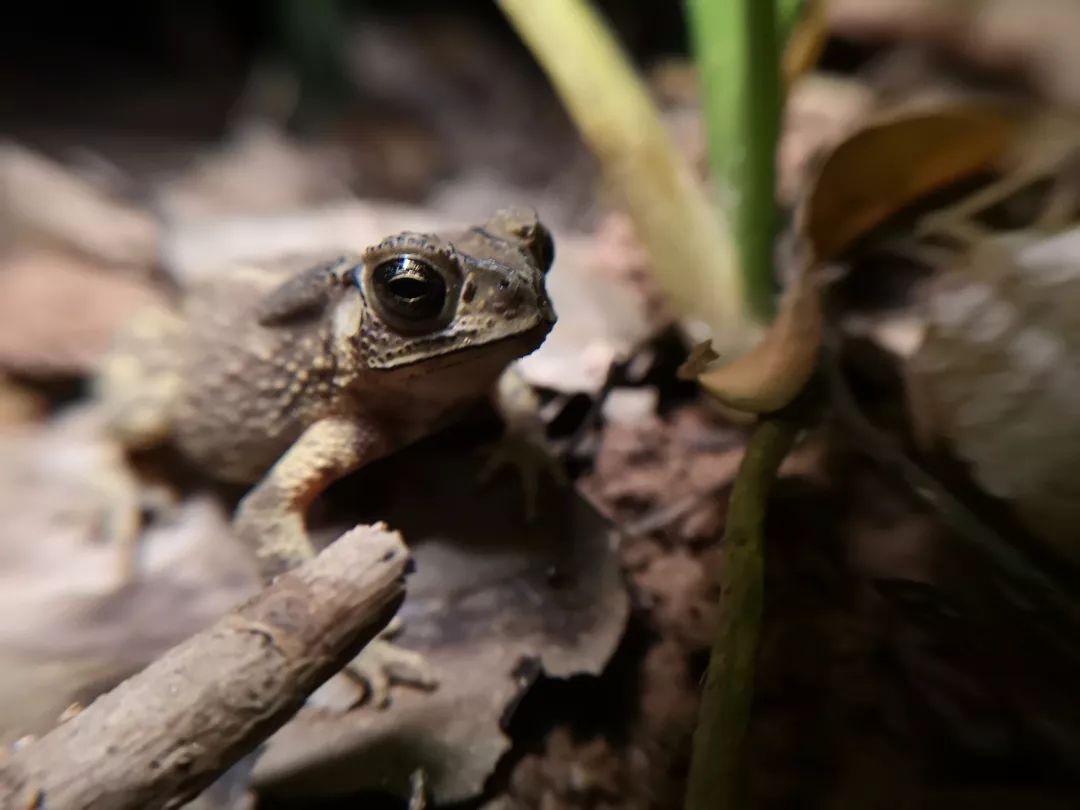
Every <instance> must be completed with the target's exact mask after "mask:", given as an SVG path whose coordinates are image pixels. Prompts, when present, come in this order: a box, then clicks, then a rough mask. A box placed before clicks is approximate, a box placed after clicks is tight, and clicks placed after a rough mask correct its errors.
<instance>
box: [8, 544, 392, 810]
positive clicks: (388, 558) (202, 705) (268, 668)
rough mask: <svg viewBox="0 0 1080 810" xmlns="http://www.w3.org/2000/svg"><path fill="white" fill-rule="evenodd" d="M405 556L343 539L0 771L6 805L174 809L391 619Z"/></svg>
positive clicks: (52, 809) (63, 809)
mask: <svg viewBox="0 0 1080 810" xmlns="http://www.w3.org/2000/svg"><path fill="white" fill-rule="evenodd" d="M408 559H409V557H408V553H407V552H406V550H405V547H404V545H403V544H402V541H401V537H400V535H398V534H397V533H396V532H391V531H389V530H388V529H387V528H386V527H385V526H383V525H381V524H380V525H376V526H361V527H358V528H356V529H353V530H352V531H350V532H347V533H346V534H344V535H343V536H342V537H341V538H340V539H338V540H337V541H336V542H334V543H332V544H331V545H330V546H328V547H327V548H326V549H325V550H324V551H323V552H322V553H321V554H320V555H319V556H318V557H316V558H315V559H314V560H312V561H310V562H309V563H307V564H305V565H304V566H302V567H300V568H297V569H296V570H295V571H290V572H289V573H286V574H283V575H282V576H280V577H278V579H277V580H276V581H275V582H274V583H273V584H272V585H270V586H268V587H267V588H266V589H264V590H263V591H262V592H261V593H259V594H258V595H257V596H255V597H254V598H253V599H251V600H250V601H249V602H247V603H246V604H244V605H242V606H241V607H239V608H237V609H236V610H235V611H233V612H232V613H230V614H229V615H227V616H226V617H225V618H223V619H222V620H221V621H219V622H217V624H215V625H213V626H212V627H210V628H209V629H208V630H205V631H203V632H202V633H199V634H198V635H196V636H194V637H192V638H191V639H189V640H188V641H185V642H184V643H182V644H180V645H179V646H177V647H174V648H173V649H172V650H170V651H169V652H167V653H165V654H164V655H163V656H162V657H161V658H159V659H158V660H157V661H155V662H154V663H152V664H150V666H148V667H147V668H146V669H144V670H143V671H142V672H140V673H139V674H138V675H135V676H134V677H132V678H130V679H129V680H127V681H125V682H124V683H122V684H120V685H119V686H117V687H116V688H115V689H113V690H112V691H111V692H109V693H108V694H106V695H103V696H102V697H100V698H98V699H97V700H95V701H94V702H93V703H92V704H91V705H90V706H89V707H87V708H86V709H85V710H83V711H82V712H80V713H79V714H77V715H76V716H75V717H74V718H72V719H71V720H68V721H67V722H64V723H62V724H61V725H59V726H58V727H57V728H55V729H53V730H52V731H50V732H49V733H48V734H46V735H45V736H44V737H42V738H41V739H39V740H36V741H34V742H32V743H29V744H28V745H26V746H25V747H24V748H20V749H18V750H17V751H15V753H13V754H12V755H11V757H10V758H9V759H8V760H7V761H6V762H4V763H3V765H2V766H0V807H2V808H19V809H20V810H26V809H27V808H38V807H41V808H48V810H137V809H138V810H153V809H154V808H173V807H179V806H181V805H182V804H184V803H185V802H186V801H187V800H189V799H191V798H192V797H194V796H195V795H197V794H198V793H199V792H200V791H201V790H202V789H203V788H205V787H206V786H207V785H209V784H210V783H211V782H212V781H213V780H214V779H215V778H216V777H217V776H218V775H220V774H221V773H222V772H224V771H225V770H226V769H227V768H228V767H229V766H231V765H232V764H233V763H234V762H236V761H237V760H238V759H240V758H241V757H242V756H243V755H244V754H246V753H248V752H249V751H251V750H252V749H253V748H254V747H255V746H256V745H257V744H258V743H259V742H261V741H262V740H264V739H266V738H267V737H269V736H270V734H272V733H273V732H274V731H276V730H277V729H278V728H279V727H281V726H282V725H283V724H284V723H285V721H286V720H288V719H289V717H291V716H292V715H293V713H294V712H295V711H296V710H297V709H298V708H299V707H300V706H301V705H302V704H303V702H304V699H305V698H306V697H307V695H309V694H310V693H311V692H313V691H314V690H315V689H316V688H317V687H318V686H319V685H320V684H321V683H323V681H325V680H326V679H327V678H329V677H330V676H331V675H333V674H334V673H335V672H337V671H338V670H339V669H341V667H342V666H343V665H344V664H345V663H346V662H347V661H348V660H350V659H351V658H352V657H353V656H355V655H356V653H357V652H359V651H360V649H361V648H362V647H363V646H364V645H365V644H367V642H368V641H370V640H371V639H372V638H373V637H374V636H375V634H376V633H378V632H379V631H380V630H381V629H382V628H383V627H384V626H385V625H386V624H387V622H388V621H389V620H390V618H391V617H392V616H393V615H394V613H395V612H396V610H397V608H398V606H399V605H400V604H401V601H402V599H403V598H404V594H405V583H404V575H405V573H406V567H407V563H408Z"/></svg>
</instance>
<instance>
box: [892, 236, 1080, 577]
mask: <svg viewBox="0 0 1080 810" xmlns="http://www.w3.org/2000/svg"><path fill="white" fill-rule="evenodd" d="M1078 297H1080V230H1072V231H1068V232H1065V233H1063V234H1060V235H1058V236H1054V237H1050V238H1047V239H1025V238H1023V237H1017V238H1013V239H1007V238H1003V237H1000V238H997V239H992V240H988V241H986V242H983V243H980V244H979V245H977V246H975V248H974V249H973V250H972V251H971V252H970V253H969V254H968V255H966V256H965V257H964V258H963V259H962V260H961V262H960V264H959V266H958V267H956V268H954V270H953V272H949V273H944V274H942V275H941V276H940V277H939V278H938V279H937V280H936V281H935V282H934V283H933V285H932V286H931V288H930V289H929V290H928V294H927V297H926V303H925V307H924V309H925V316H926V320H927V325H926V330H925V333H924V336H923V340H922V342H921V344H920V345H919V348H918V350H917V351H916V352H915V354H914V356H912V357H911V358H910V359H909V361H908V364H907V368H906V372H907V377H908V383H909V384H908V397H909V406H910V408H911V411H912V418H913V421H914V423H915V426H916V428H917V432H918V434H919V435H920V436H921V437H922V439H923V441H924V443H927V442H940V443H943V444H944V445H945V446H946V447H948V448H949V449H951V451H952V452H953V453H955V455H956V456H957V457H959V458H960V459H961V460H962V461H964V462H965V463H966V464H967V465H968V468H969V470H970V473H971V475H972V477H973V478H974V480H975V481H976V482H977V483H978V484H979V485H980V486H981V487H982V488H983V489H984V490H985V491H986V492H987V493H989V494H991V495H993V496H995V497H997V498H1000V499H1002V500H1004V501H1005V502H1007V503H1008V504H1009V505H1010V506H1011V508H1012V509H1013V511H1014V513H1015V514H1016V516H1017V517H1018V518H1019V520H1020V522H1021V523H1023V524H1024V525H1025V526H1026V527H1027V528H1028V529H1029V530H1030V531H1032V532H1033V533H1034V534H1035V535H1036V536H1038V537H1040V538H1041V539H1042V540H1044V541H1045V542H1047V543H1048V544H1049V545H1050V546H1051V547H1052V548H1053V549H1054V550H1055V551H1056V552H1057V553H1058V554H1060V555H1061V556H1063V557H1065V558H1066V559H1069V560H1071V561H1072V562H1074V563H1080V543H1078V542H1077V540H1076V538H1077V536H1078V534H1077V532H1078V529H1080V483H1078V479H1077V477H1076V475H1075V471H1076V467H1077V464H1078V463H1080V436H1078V434H1077V432H1076V424H1075V423H1076V415H1077V414H1078V413H1080V363H1078V361H1077V358H1078V357H1080V319H1078V318H1077V317H1076V312H1075V302H1076V300H1077V299H1078Z"/></svg>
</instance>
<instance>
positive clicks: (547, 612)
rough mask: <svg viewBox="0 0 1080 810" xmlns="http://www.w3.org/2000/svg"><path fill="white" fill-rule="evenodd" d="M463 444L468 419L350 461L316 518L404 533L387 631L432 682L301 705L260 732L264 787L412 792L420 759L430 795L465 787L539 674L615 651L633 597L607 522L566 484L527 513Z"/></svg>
mask: <svg viewBox="0 0 1080 810" xmlns="http://www.w3.org/2000/svg"><path fill="white" fill-rule="evenodd" d="M469 447H470V445H469V444H468V435H467V431H459V432H458V435H457V436H456V437H455V436H454V435H453V434H444V435H443V436H441V437H434V438H433V439H432V440H429V441H427V442H424V443H423V444H421V445H418V446H415V447H413V448H411V449H408V450H405V451H403V452H401V453H398V454H395V455H394V456H393V457H391V458H388V459H386V460H384V461H383V462H379V463H377V464H376V465H373V466H372V467H370V468H367V469H365V470H362V471H360V472H359V473H358V474H357V475H355V476H353V477H352V478H351V479H350V480H349V481H348V482H342V484H344V485H346V486H348V487H349V488H350V489H349V495H348V496H347V497H343V498H342V506H343V507H344V506H345V505H346V504H347V509H343V510H339V511H346V512H347V515H342V514H340V513H339V514H338V515H336V516H334V517H333V518H332V520H331V521H330V522H331V523H333V524H334V525H332V526H327V527H322V529H321V530H320V536H326V537H327V538H332V537H335V536H337V534H339V533H340V532H339V528H340V526H339V525H337V521H338V520H340V521H342V523H341V525H352V524H354V523H356V522H358V521H359V522H368V521H371V520H375V519H379V520H385V521H386V522H387V523H388V524H389V525H390V526H392V527H394V528H395V529H397V530H399V531H401V532H402V534H403V535H404V536H405V537H406V538H407V541H408V544H409V549H410V552H411V553H412V556H413V559H414V561H415V564H416V571H415V573H413V574H412V575H410V577H409V592H408V596H407V598H406V600H405V604H404V605H403V606H402V609H401V611H400V613H399V615H400V616H401V618H402V619H403V622H404V627H403V630H402V632H401V633H400V634H399V635H398V636H396V637H395V639H394V641H395V643H400V644H401V645H402V646H404V647H407V648H409V649H413V650H416V651H418V652H421V653H422V654H423V655H424V656H425V657H426V658H427V659H428V661H429V662H430V663H431V665H432V666H433V667H434V668H435V671H436V672H437V674H438V675H439V678H440V685H439V687H438V688H437V689H435V690H434V691H432V692H426V691H421V690H415V689H407V688H402V689H395V690H394V692H393V703H392V704H391V705H390V707H389V708H387V709H386V710H384V711H379V710H374V709H372V708H371V707H369V706H367V705H362V706H360V707H358V708H356V709H353V710H351V711H347V712H344V713H339V712H327V711H324V710H319V709H314V708H312V707H310V706H309V707H307V708H305V709H303V710H302V711H301V712H300V713H299V714H298V715H297V716H296V717H295V718H294V719H293V720H292V721H291V722H290V723H289V724H288V725H286V726H285V727H284V728H283V729H282V730H281V731H280V732H278V733H277V734H276V735H275V736H274V737H271V739H270V740H269V742H268V744H267V749H266V752H265V754H264V755H263V756H262V758H261V759H260V761H259V763H258V765H257V766H256V769H255V784H256V786H257V787H258V788H259V789H260V792H262V793H264V794H273V795H279V796H283V797H286V796H304V797H308V798H310V797H311V796H313V795H322V796H326V795H333V794H341V793H351V792H355V791H359V790H378V791H388V792H392V793H395V794H397V795H399V796H402V797H407V796H408V795H409V793H408V791H409V777H410V775H411V774H412V773H413V771H415V770H416V769H417V768H423V769H424V770H425V771H426V772H427V775H428V780H429V785H430V788H431V791H432V793H433V795H434V797H435V799H436V800H437V801H438V803H439V804H440V806H441V805H442V804H443V803H453V802H459V801H463V800H465V799H468V798H474V797H475V796H477V795H478V794H479V793H480V792H481V790H482V789H483V786H484V784H485V783H486V781H487V779H488V778H489V776H490V775H491V773H492V771H493V769H494V768H495V765H496V763H497V762H498V760H499V759H500V757H502V755H503V754H504V753H505V752H506V751H507V750H508V749H509V747H510V739H509V738H508V737H507V735H506V733H505V731H504V728H505V722H506V721H507V719H508V718H509V717H510V715H511V713H512V712H513V709H514V706H515V705H516V703H517V701H518V700H519V699H520V698H521V697H522V695H523V694H524V692H525V691H526V690H527V689H528V688H529V686H530V685H531V683H532V682H533V680H534V679H535V678H536V677H538V676H539V675H540V674H541V673H544V674H547V675H548V676H551V677H555V678H566V677H570V676H572V675H579V674H586V673H588V674H594V675H595V674H599V673H600V671H601V670H602V669H603V667H604V666H605V664H606V663H607V661H608V659H609V658H610V656H611V654H612V653H613V651H614V650H615V647H616V645H617V644H618V642H619V640H620V639H621V637H622V634H623V630H624V627H625V622H626V618H627V614H628V610H629V600H628V597H627V593H626V590H625V587H624V584H623V580H622V574H621V570H620V567H619V563H618V559H617V556H616V554H615V550H614V548H613V546H612V544H611V542H610V538H609V534H608V532H609V530H608V527H607V525H606V524H605V522H604V521H603V520H602V519H601V518H600V516H599V515H598V514H597V513H596V512H595V511H594V510H593V509H592V508H591V507H590V506H588V505H587V504H586V503H585V502H584V501H583V499H582V498H581V497H580V496H578V495H577V494H576V493H575V492H574V491H573V490H572V489H567V488H558V489H555V488H553V489H552V490H550V491H548V492H546V493H545V497H546V498H547V499H546V500H542V501H541V502H540V506H541V508H540V511H539V517H538V518H537V520H536V521H535V522H533V523H526V522H525V521H524V518H523V511H522V501H521V490H520V483H519V482H518V481H515V480H514V479H513V478H512V477H504V476H500V477H497V478H496V479H494V480H493V481H492V482H491V483H490V484H488V485H483V486H481V485H480V484H479V483H478V482H477V474H478V472H479V469H480V467H481V465H482V459H480V458H479V457H478V456H475V455H473V454H472V453H471V451H470V449H469ZM354 493H355V494H354ZM358 502H359V503H358ZM358 507H359V508H358Z"/></svg>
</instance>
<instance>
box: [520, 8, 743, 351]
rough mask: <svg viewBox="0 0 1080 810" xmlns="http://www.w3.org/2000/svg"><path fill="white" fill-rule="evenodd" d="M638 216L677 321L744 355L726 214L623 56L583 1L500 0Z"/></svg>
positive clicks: (740, 300)
mask: <svg viewBox="0 0 1080 810" xmlns="http://www.w3.org/2000/svg"><path fill="white" fill-rule="evenodd" d="M499 7H500V8H501V9H502V11H503V13H504V14H505V15H506V17H507V19H508V20H509V21H510V23H511V24H512V25H513V26H514V28H515V29H516V30H517V32H518V34H519V35H520V36H521V38H522V40H523V41H524V42H525V44H526V45H528V46H529V48H530V49H531V50H532V52H533V55H534V56H535V57H536V60H537V61H538V62H539V63H540V65H541V67H543V69H544V70H545V71H546V73H547V74H548V77H549V78H550V80H551V83H552V85H553V86H554V88H555V91H556V92H557V93H558V94H559V96H560V98H561V99H562V101H563V104H564V105H565V106H566V109H567V111H568V112H569V114H570V116H571V117H572V118H573V120H574V123H575V124H576V125H577V127H578V129H579V130H580V132H581V135H582V137H583V138H584V140H585V142H586V143H587V144H588V145H589V147H590V149H592V151H593V153H594V154H595V155H596V157H597V159H598V161H599V163H600V166H601V169H602V171H603V175H604V180H605V182H606V184H607V186H608V188H610V189H612V190H613V191H614V192H615V193H616V194H617V195H618V197H619V198H620V201H621V202H622V203H623V204H624V205H625V207H626V210H627V212H628V213H629V215H630V217H631V218H632V219H633V222H634V226H635V230H636V232H637V234H638V236H639V237H640V238H641V241H642V243H643V244H644V246H645V249H646V251H647V252H648V254H649V259H650V261H651V264H652V268H653V272H654V274H655V277H656V279H657V281H658V283H659V284H660V286H661V288H662V289H663V290H664V292H665V294H666V296H667V298H668V300H669V301H670V302H671V304H672V307H673V309H674V310H675V312H676V313H677V314H678V315H679V316H680V322H681V323H682V324H683V325H684V327H686V328H687V330H688V331H689V332H690V334H691V335H692V336H693V337H694V338H695V339H699V340H700V339H704V338H705V337H710V336H711V337H712V339H713V341H714V343H715V344H716V345H717V346H718V348H719V349H720V350H722V351H724V350H727V351H742V350H744V349H745V348H746V346H747V344H748V343H749V342H750V339H751V338H752V335H749V334H748V327H750V326H751V325H752V324H751V318H750V317H749V315H748V313H747V311H746V307H745V305H744V296H743V294H742V290H741V288H740V279H739V276H738V273H737V272H736V270H735V251H734V246H733V244H732V240H731V236H730V232H729V230H728V228H727V223H726V220H725V219H724V217H723V216H722V215H721V216H718V215H717V212H716V210H715V208H714V206H713V204H712V203H711V202H710V200H709V199H708V195H707V194H706V193H705V191H704V189H703V188H702V186H701V184H700V183H699V182H698V180H697V178H696V177H695V176H694V173H693V171H692V170H691V168H690V166H689V165H688V164H687V162H686V161H685V160H684V159H683V157H682V155H680V154H679V152H678V151H677V150H676V149H675V146H674V145H673V144H672V142H671V138H670V137H669V136H668V133H667V131H666V129H665V127H664V124H663V122H662V120H661V118H660V114H659V112H658V110H657V109H656V106H655V104H653V102H652V99H651V98H650V96H649V93H648V90H647V89H646V88H645V86H644V84H643V83H642V81H641V79H640V78H639V77H638V75H637V73H636V71H635V70H634V67H633V66H632V65H631V63H630V60H629V59H628V58H627V56H626V54H625V53H623V51H622V49H621V48H620V47H619V44H618V43H617V42H616V41H615V39H614V38H613V36H612V35H611V33H610V31H609V30H608V29H607V27H606V26H605V25H604V23H603V21H602V20H601V19H600V17H599V16H598V15H597V14H596V13H595V11H593V9H592V8H591V6H590V5H589V3H587V2H585V0H499Z"/></svg>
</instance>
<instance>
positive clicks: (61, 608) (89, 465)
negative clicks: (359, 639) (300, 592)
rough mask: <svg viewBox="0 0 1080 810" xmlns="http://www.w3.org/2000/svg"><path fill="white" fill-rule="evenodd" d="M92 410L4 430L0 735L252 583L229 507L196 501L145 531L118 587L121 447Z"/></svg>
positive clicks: (114, 677) (121, 670) (22, 730)
mask: <svg viewBox="0 0 1080 810" xmlns="http://www.w3.org/2000/svg"><path fill="white" fill-rule="evenodd" d="M99 430H100V427H99V424H98V422H97V420H96V419H95V418H94V415H93V413H92V411H90V410H87V409H80V410H75V411H70V412H68V413H66V414H63V415H61V416H60V417H57V418H54V419H53V420H51V421H50V422H48V423H46V424H45V425H44V426H41V427H38V426H33V427H30V428H23V429H16V428H12V429H10V430H7V431H4V432H3V433H0V515H2V516H3V519H2V520H0V744H3V743H6V742H10V741H11V740H13V739H16V738H18V737H19V736H21V735H22V734H26V733H41V732H43V731H45V730H47V729H48V728H50V727H51V726H52V724H53V723H54V722H55V720H56V718H57V717H58V716H59V714H60V712H61V711H63V709H64V708H65V707H66V706H68V705H69V704H71V703H72V702H73V701H79V702H82V703H83V704H87V703H89V701H91V700H92V699H93V698H94V697H95V696H96V695H97V694H98V693H99V692H100V691H102V690H103V689H107V688H110V687H111V686H113V685H115V684H116V683H117V682H118V681H119V680H120V679H121V678H123V677H126V676H127V675H129V674H130V673H132V672H134V671H136V670H138V669H140V668H141V667H142V666H144V665H146V664H147V663H149V662H150V661H151V660H153V659H154V658H155V657H157V656H158V655H159V654H160V653H162V652H164V651H165V650H166V649H168V648H169V647H171V646H173V645H174V644H176V643H178V642H180V641H181V640H183V639H184V638H186V637H187V636H188V635H190V634H191V633H193V632H195V631H196V630H199V629H201V628H202V627H204V626H206V625H207V624H209V623H210V622H211V621H213V620H214V619H216V618H217V617H218V616H219V615H220V614H221V613H222V612H224V611H225V610H227V609H228V608H230V607H232V606H233V605H234V604H235V603H236V602H238V601H239V600H240V599H242V598H244V597H246V596H248V595H250V593H251V592H252V591H253V589H254V588H255V587H256V581H255V576H254V570H253V569H252V566H251V563H250V560H249V559H248V555H247V554H246V552H245V551H244V549H242V548H241V547H240V546H239V544H237V543H234V542H232V541H231V539H230V536H229V527H228V517H227V515H226V514H225V511H224V510H223V509H222V507H221V505H220V504H218V503H216V502H215V501H213V500H212V499H210V498H207V497H197V498H192V499H190V500H188V501H186V502H185V503H184V504H182V505H181V506H180V507H179V508H178V509H177V511H176V512H175V513H174V514H172V515H170V516H169V518H168V519H167V520H162V521H160V523H159V524H158V525H155V526H154V527H152V528H151V529H150V530H149V531H147V532H146V533H145V534H144V536H143V537H142V539H141V544H140V557H141V568H140V574H139V577H138V579H137V580H136V581H135V582H134V583H132V584H131V585H130V586H129V587H124V588H118V587H117V584H118V581H117V574H118V570H119V565H118V563H119V554H120V549H119V548H118V547H116V546H110V545H109V544H107V543H105V542H103V540H104V531H105V526H106V523H107V521H108V519H109V512H110V509H111V508H112V507H113V506H114V504H113V503H112V501H111V498H110V496H111V495H113V494H115V492H116V491H115V490H114V489H113V483H114V482H115V481H116V477H117V472H118V467H117V465H119V464H123V463H124V459H123V457H122V455H121V454H120V453H119V452H118V450H117V448H115V447H114V446H112V445H109V444H107V443H104V442H102V441H101V440H100V438H99V437H98V433H99Z"/></svg>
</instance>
